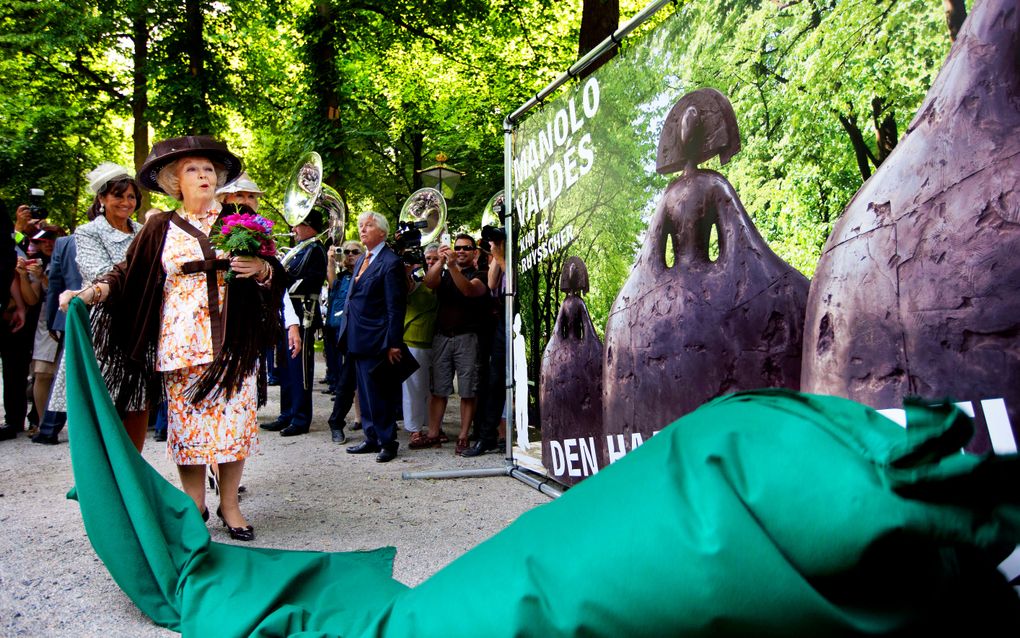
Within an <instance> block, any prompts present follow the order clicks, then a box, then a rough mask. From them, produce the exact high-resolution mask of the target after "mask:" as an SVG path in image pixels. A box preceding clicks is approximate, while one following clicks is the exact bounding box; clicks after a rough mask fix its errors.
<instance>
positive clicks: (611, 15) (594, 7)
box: [577, 0, 620, 77]
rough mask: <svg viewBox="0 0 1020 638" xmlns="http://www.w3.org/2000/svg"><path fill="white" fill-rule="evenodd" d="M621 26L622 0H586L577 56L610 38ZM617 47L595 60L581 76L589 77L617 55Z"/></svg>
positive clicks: (582, 13)
mask: <svg viewBox="0 0 1020 638" xmlns="http://www.w3.org/2000/svg"><path fill="white" fill-rule="evenodd" d="M619 27H620V0H584V7H583V8H582V9H581V32H580V34H579V35H578V38H577V57H578V59H580V58H582V57H584V54H586V53H588V52H589V51H591V50H592V49H594V48H595V47H596V46H598V45H599V43H600V42H602V41H603V40H605V39H606V38H608V37H609V36H611V35H612V34H613V32H614V31H616V30H617V29H618V28H619ZM616 51H617V47H613V48H612V49H610V50H608V51H606V52H605V53H604V54H602V55H600V56H599V57H598V58H597V59H595V60H593V61H592V63H591V64H589V65H588V66H587V67H586V68H585V69H584V70H583V71H581V74H580V76H581V77H587V76H588V75H590V74H592V73H594V72H595V70H596V69H598V68H599V67H600V66H602V65H603V64H605V63H606V62H608V61H609V60H610V59H611V58H612V57H613V56H614V55H616Z"/></svg>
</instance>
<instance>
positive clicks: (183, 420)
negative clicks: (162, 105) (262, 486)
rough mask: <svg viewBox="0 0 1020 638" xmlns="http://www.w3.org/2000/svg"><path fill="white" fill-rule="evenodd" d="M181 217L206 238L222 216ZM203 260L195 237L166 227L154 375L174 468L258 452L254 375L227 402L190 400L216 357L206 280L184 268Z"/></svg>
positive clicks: (222, 289) (219, 397)
mask: <svg viewBox="0 0 1020 638" xmlns="http://www.w3.org/2000/svg"><path fill="white" fill-rule="evenodd" d="M178 212H179V214H180V215H181V217H183V218H184V219H185V221H187V222H190V223H191V225H193V226H195V227H196V228H198V229H199V230H201V231H202V232H203V233H205V234H206V235H208V234H209V231H210V230H211V229H212V225H213V223H214V222H215V221H216V216H217V214H218V212H219V211H218V210H215V209H214V210H210V211H208V212H206V213H202V214H199V215H194V216H192V215H189V214H187V213H185V212H183V211H178ZM220 256H224V255H222V254H221V255H220ZM202 259H204V256H203V254H202V247H201V245H200V244H199V242H198V240H197V239H195V238H194V237H192V236H191V235H189V234H188V233H187V232H185V231H183V230H181V229H180V228H178V227H177V226H176V225H175V224H172V223H171V224H170V225H169V226H168V228H167V233H166V241H165V243H164V244H163V256H162V261H163V263H162V265H163V270H164V271H165V272H166V283H165V284H164V287H163V317H162V321H161V323H160V331H159V341H158V344H157V350H156V370H158V371H160V372H162V373H163V382H164V384H165V387H166V396H167V425H168V427H167V455H168V456H169V457H170V459H171V460H172V461H173V462H174V463H176V464H177V465H205V464H210V463H229V462H231V461H240V460H242V459H245V458H247V457H248V456H250V455H251V454H254V453H255V451H256V450H257V448H258V421H257V419H256V405H257V396H258V393H257V390H256V385H255V374H254V373H252V374H251V375H249V376H248V378H247V379H245V380H244V382H243V383H242V384H241V387H240V389H239V390H238V391H237V392H235V393H234V395H233V396H232V397H230V398H229V399H228V398H227V397H226V393H225V392H221V393H213V394H212V395H210V396H208V397H206V398H205V399H203V400H201V401H199V402H197V403H196V402H192V401H191V399H189V398H188V397H187V390H188V389H189V388H190V387H191V386H192V385H193V384H194V383H195V382H196V381H197V380H198V378H199V377H200V376H201V375H202V372H203V371H204V370H205V366H207V365H208V364H210V363H212V361H213V359H214V358H215V352H214V351H213V341H212V318H211V316H210V312H209V292H208V283H207V281H208V279H207V275H206V273H204V272H199V273H193V274H186V273H184V272H182V266H183V265H184V264H186V263H188V262H191V261H198V260H202ZM224 274H225V273H224V272H223V271H218V272H217V278H218V284H219V299H220V308H219V309H220V311H221V312H222V311H223V300H224V298H225V294H226V284H225V281H224V278H223V277H224Z"/></svg>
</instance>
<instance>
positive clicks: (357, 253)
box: [344, 248, 361, 255]
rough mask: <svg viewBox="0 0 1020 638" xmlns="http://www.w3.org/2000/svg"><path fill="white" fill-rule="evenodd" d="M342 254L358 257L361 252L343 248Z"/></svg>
mask: <svg viewBox="0 0 1020 638" xmlns="http://www.w3.org/2000/svg"><path fill="white" fill-rule="evenodd" d="M344 254H345V255H360V254H361V251H360V250H358V249H357V248H355V249H354V250H347V249H346V248H344Z"/></svg>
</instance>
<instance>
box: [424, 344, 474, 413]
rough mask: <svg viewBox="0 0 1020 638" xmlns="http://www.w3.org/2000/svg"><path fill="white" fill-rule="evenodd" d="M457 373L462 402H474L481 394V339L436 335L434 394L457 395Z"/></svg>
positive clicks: (433, 357)
mask: <svg viewBox="0 0 1020 638" xmlns="http://www.w3.org/2000/svg"><path fill="white" fill-rule="evenodd" d="M454 373H456V374H457V393H458V394H459V395H460V398H462V399H473V398H474V397H475V392H476V391H477V390H478V335H476V334H474V333H467V334H462V335H456V336H453V337H447V336H445V335H441V334H439V333H436V336H435V338H434V339H433V340H432V394H434V395H436V396H437V397H448V396H450V395H451V394H453V375H454Z"/></svg>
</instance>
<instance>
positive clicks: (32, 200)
mask: <svg viewBox="0 0 1020 638" xmlns="http://www.w3.org/2000/svg"><path fill="white" fill-rule="evenodd" d="M45 194H46V191H44V190H43V189H41V188H30V189H28V210H29V211H30V212H31V214H32V219H46V217H47V216H48V215H49V213H47V212H46V209H45V208H44V207H43V195H45Z"/></svg>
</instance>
